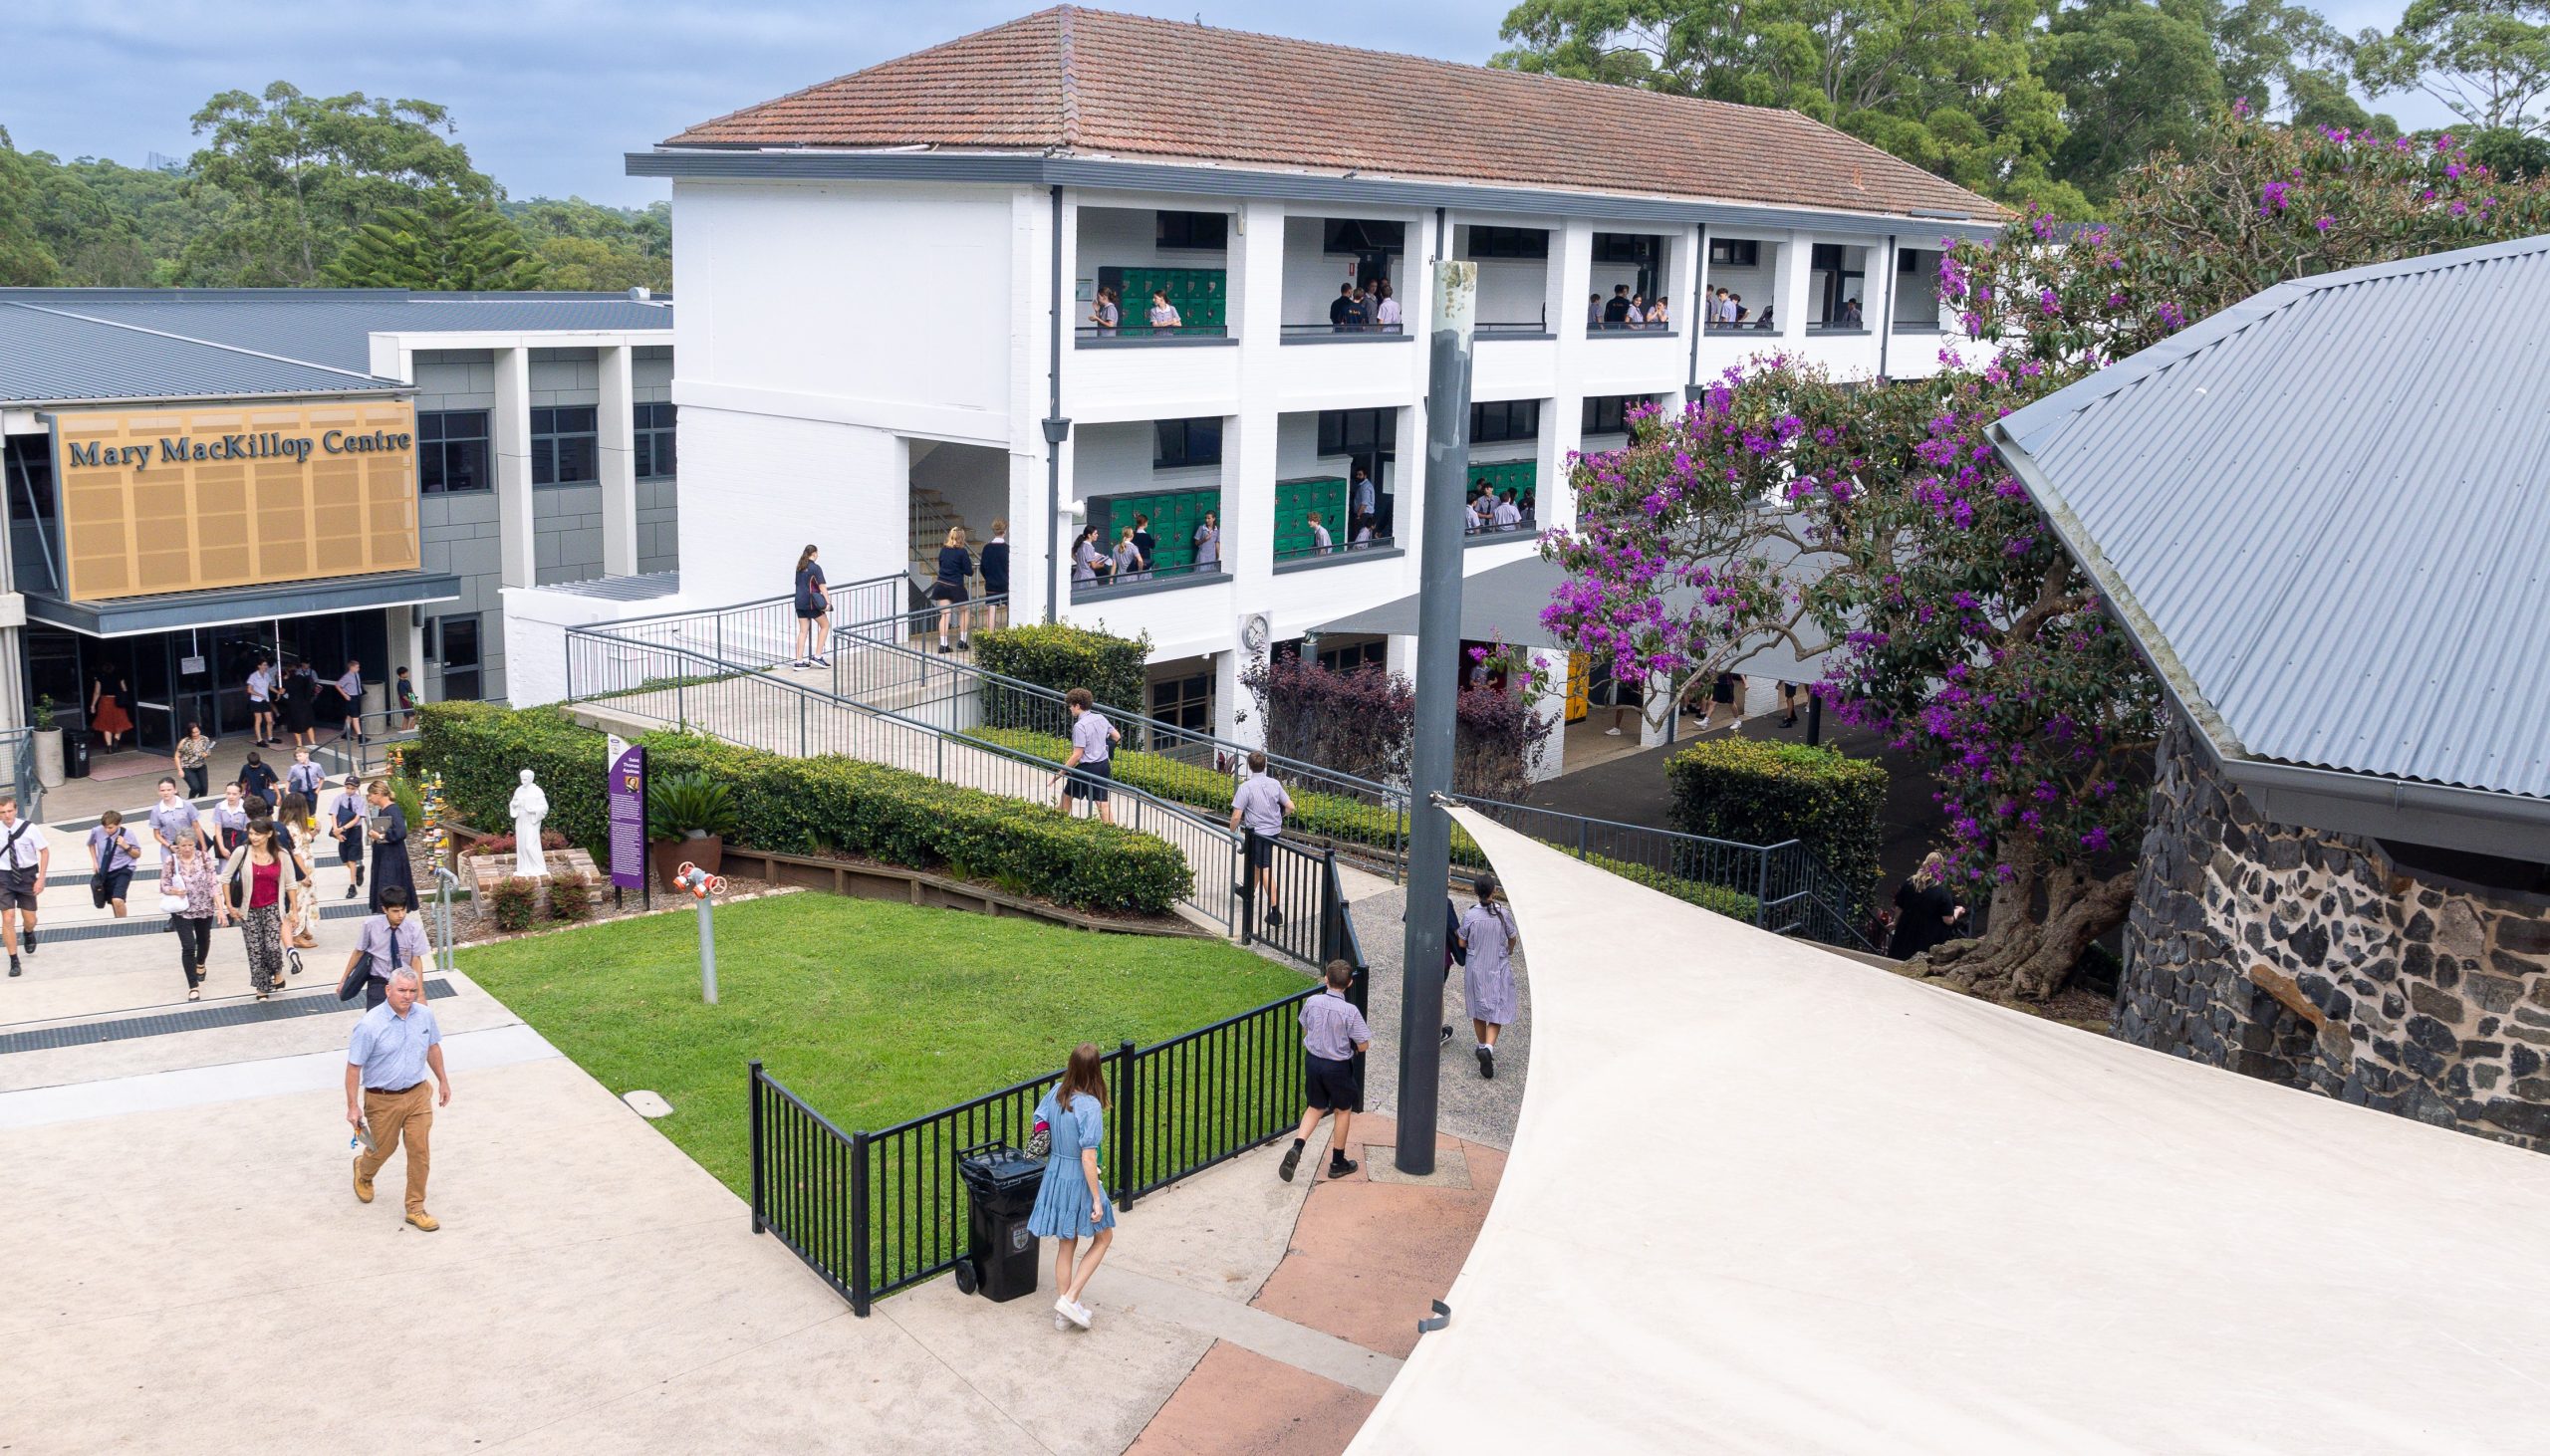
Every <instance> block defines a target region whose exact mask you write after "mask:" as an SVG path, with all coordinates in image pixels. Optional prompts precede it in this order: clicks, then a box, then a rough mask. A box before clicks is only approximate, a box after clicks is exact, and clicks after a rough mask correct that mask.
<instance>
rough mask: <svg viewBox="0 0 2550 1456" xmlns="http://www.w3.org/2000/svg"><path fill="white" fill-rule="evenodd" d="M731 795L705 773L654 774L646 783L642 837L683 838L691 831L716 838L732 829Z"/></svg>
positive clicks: (732, 808) (721, 836) (660, 838)
mask: <svg viewBox="0 0 2550 1456" xmlns="http://www.w3.org/2000/svg"><path fill="white" fill-rule="evenodd" d="M734 800H735V795H734V791H733V790H732V789H730V788H728V787H727V786H726V785H724V784H721V783H719V782H717V781H716V780H715V779H712V778H709V777H708V776H707V775H705V774H654V775H650V776H649V779H648V782H647V785H646V838H647V839H649V840H686V839H688V838H690V836H691V835H692V834H693V833H694V832H695V833H698V834H704V835H715V836H717V837H718V838H719V839H724V838H725V837H726V836H728V835H731V834H733V833H734V832H735V803H734Z"/></svg>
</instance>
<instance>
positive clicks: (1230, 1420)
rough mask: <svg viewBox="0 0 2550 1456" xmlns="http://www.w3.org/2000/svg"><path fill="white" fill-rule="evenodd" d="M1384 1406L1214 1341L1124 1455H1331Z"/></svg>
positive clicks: (1377, 1399) (1304, 1372)
mask: <svg viewBox="0 0 2550 1456" xmlns="http://www.w3.org/2000/svg"><path fill="white" fill-rule="evenodd" d="M1380 1402H1381V1397H1380V1396H1377V1395H1367V1394H1365V1393H1364V1392H1362V1391H1360V1390H1349V1389H1347V1388H1346V1387H1345V1386H1343V1385H1340V1384H1338V1383H1337V1382H1336V1381H1334V1380H1331V1379H1327V1378H1325V1377H1324V1376H1320V1375H1314V1374H1312V1373H1310V1372H1309V1371H1307V1370H1297V1369H1295V1368H1293V1367H1292V1366H1291V1365H1288V1364H1285V1363H1284V1362H1282V1361H1281V1360H1271V1359H1268V1358H1267V1357H1266V1356H1264V1355H1262V1354H1258V1353H1256V1352H1255V1351H1253V1350H1246V1349H1242V1348H1240V1347H1239V1346H1238V1345H1236V1344H1232V1343H1230V1342H1229V1341H1228V1340H1216V1341H1214V1343H1213V1347H1212V1348H1211V1349H1208V1350H1206V1351H1205V1352H1204V1357H1203V1358H1202V1359H1201V1360H1198V1361H1196V1363H1195V1368H1194V1370H1193V1371H1192V1372H1191V1373H1189V1374H1188V1375H1187V1377H1186V1380H1185V1383H1183V1384H1181V1385H1179V1386H1178V1387H1177V1392H1176V1393H1175V1394H1173V1395H1171V1396H1169V1397H1168V1403H1167V1404H1166V1405H1163V1406H1161V1407H1160V1408H1159V1413H1158V1414H1157V1415H1154V1416H1152V1417H1151V1423H1150V1424H1149V1425H1148V1426H1145V1427H1144V1428H1143V1434H1142V1435H1141V1437H1140V1438H1138V1439H1137V1440H1136V1441H1135V1442H1134V1444H1133V1445H1131V1446H1129V1447H1127V1448H1126V1456H1225V1453H1228V1456H1333V1453H1335V1452H1339V1451H1343V1450H1345V1449H1346V1445H1347V1443H1348V1442H1350V1441H1352V1440H1354V1439H1355V1433H1356V1432H1357V1431H1358V1430H1361V1429H1362V1428H1363V1425H1364V1417H1366V1416H1368V1415H1371V1414H1372V1413H1373V1407H1374V1406H1375V1405H1377V1404H1379V1403H1380Z"/></svg>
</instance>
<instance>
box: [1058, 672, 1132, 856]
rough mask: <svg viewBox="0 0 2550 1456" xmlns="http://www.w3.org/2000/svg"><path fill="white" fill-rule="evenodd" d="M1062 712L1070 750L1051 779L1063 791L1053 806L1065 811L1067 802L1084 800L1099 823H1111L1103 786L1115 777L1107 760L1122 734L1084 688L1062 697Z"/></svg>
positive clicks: (1112, 815)
mask: <svg viewBox="0 0 2550 1456" xmlns="http://www.w3.org/2000/svg"><path fill="white" fill-rule="evenodd" d="M1063 709H1064V711H1066V712H1068V713H1070V714H1071V715H1072V751H1071V752H1070V753H1069V754H1068V755H1066V756H1065V757H1064V759H1063V771H1062V772H1061V773H1059V774H1056V775H1055V776H1054V787H1056V788H1059V789H1061V790H1062V791H1063V796H1062V798H1060V799H1059V800H1057V801H1055V805H1054V807H1055V808H1057V809H1062V810H1066V811H1068V810H1069V808H1070V807H1071V801H1073V800H1075V799H1085V800H1088V801H1089V803H1090V805H1091V806H1092V807H1093V808H1095V809H1096V810H1097V811H1098V817H1099V819H1100V820H1102V821H1103V822H1105V823H1107V824H1114V823H1115V822H1116V811H1115V809H1114V807H1113V806H1111V805H1110V804H1109V803H1108V802H1107V786H1108V784H1110V783H1111V782H1113V781H1114V779H1115V777H1116V769H1115V766H1114V764H1113V762H1112V761H1111V760H1112V758H1113V756H1114V754H1115V749H1116V745H1117V744H1118V743H1120V742H1122V741H1123V740H1124V737H1125V735H1124V734H1122V733H1119V732H1117V731H1116V725H1115V724H1113V723H1110V722H1108V721H1107V717H1106V715H1105V714H1103V713H1101V712H1099V711H1098V699H1097V697H1096V696H1095V695H1093V694H1092V693H1091V692H1090V690H1089V689H1088V688H1085V687H1076V688H1073V689H1072V690H1071V691H1070V692H1067V693H1065V694H1063ZM1067 781H1068V782H1067Z"/></svg>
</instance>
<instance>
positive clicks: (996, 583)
mask: <svg viewBox="0 0 2550 1456" xmlns="http://www.w3.org/2000/svg"><path fill="white" fill-rule="evenodd" d="M975 568H976V570H978V571H980V572H981V573H982V574H983V615H984V617H985V618H986V620H985V621H984V622H983V625H984V626H985V627H986V628H989V627H996V626H999V625H1000V624H1001V617H1002V614H1003V613H1005V612H1006V611H1008V609H1009V523H1008V522H1007V521H994V522H992V539H991V540H989V541H986V542H984V543H983V556H982V560H981V561H979V562H976V563H975Z"/></svg>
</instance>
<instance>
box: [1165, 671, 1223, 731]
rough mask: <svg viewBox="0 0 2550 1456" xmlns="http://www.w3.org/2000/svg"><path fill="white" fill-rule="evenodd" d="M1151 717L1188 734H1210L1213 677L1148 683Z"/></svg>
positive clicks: (1200, 673)
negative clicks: (1149, 686)
mask: <svg viewBox="0 0 2550 1456" xmlns="http://www.w3.org/2000/svg"><path fill="white" fill-rule="evenodd" d="M1151 716H1152V717H1154V718H1157V719H1159V720H1160V721H1161V722H1163V723H1170V724H1174V725H1176V726H1177V727H1179V728H1183V729H1185V730H1186V731H1187V732H1189V733H1210V732H1212V731H1213V675H1212V674H1211V673H1209V672H1199V673H1197V674H1196V675H1194V676H1193V677H1171V678H1167V679H1165V680H1163V681H1160V682H1154V683H1152V684H1151Z"/></svg>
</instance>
